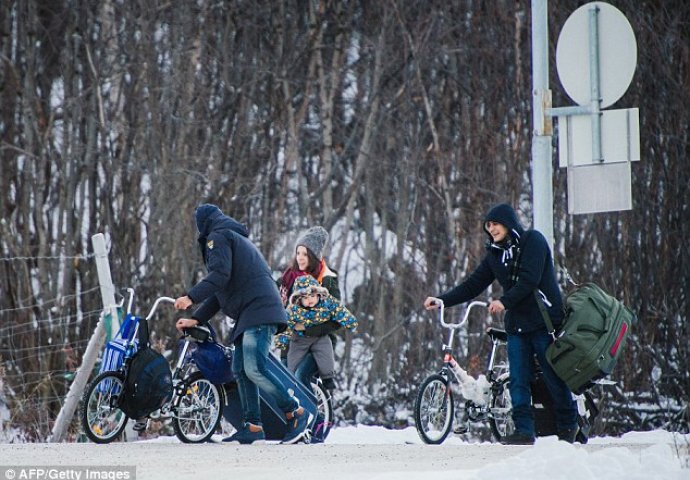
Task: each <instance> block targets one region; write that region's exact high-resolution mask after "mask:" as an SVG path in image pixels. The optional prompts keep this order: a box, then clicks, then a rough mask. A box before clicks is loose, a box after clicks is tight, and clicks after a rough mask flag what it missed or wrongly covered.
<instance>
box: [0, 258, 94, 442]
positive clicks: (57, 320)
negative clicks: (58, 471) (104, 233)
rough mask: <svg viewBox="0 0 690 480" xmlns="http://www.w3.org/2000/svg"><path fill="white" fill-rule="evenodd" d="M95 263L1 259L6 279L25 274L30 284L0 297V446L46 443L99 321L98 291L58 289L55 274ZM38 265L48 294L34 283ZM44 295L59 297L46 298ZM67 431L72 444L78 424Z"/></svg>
mask: <svg viewBox="0 0 690 480" xmlns="http://www.w3.org/2000/svg"><path fill="white" fill-rule="evenodd" d="M93 257H94V254H88V255H77V256H73V257H69V256H64V255H59V256H40V257H27V256H16V257H2V258H0V270H2V272H3V274H5V277H6V278H14V277H13V276H12V273H13V272H16V271H27V272H30V278H31V279H32V281H30V282H25V284H24V285H23V288H24V289H25V290H24V291H23V292H22V294H21V295H19V294H17V292H18V291H20V288H16V289H15V288H13V287H14V285H12V284H10V287H12V288H10V287H8V286H7V285H8V284H5V288H6V289H7V290H12V292H11V294H10V293H9V292H6V291H0V424H1V427H0V442H8V441H9V442H14V441H45V440H47V439H48V438H49V436H50V433H51V429H52V427H53V423H54V421H55V418H56V417H57V415H58V413H59V412H60V409H61V408H62V405H63V403H64V399H65V395H66V394H67V392H68V389H69V386H70V383H71V381H72V380H73V379H74V375H75V373H76V371H77V369H78V368H79V366H80V365H81V360H82V356H83V354H84V351H85V350H86V347H87V345H88V343H89V339H90V338H91V336H92V334H93V331H94V328H95V327H96V325H97V323H98V320H99V318H100V315H101V308H100V306H101V296H100V294H99V290H100V287H99V286H98V285H89V286H85V285H82V280H81V279H80V278H77V279H76V280H75V281H72V282H67V281H64V283H62V284H60V285H57V286H56V285H55V282H56V281H60V279H61V277H60V275H55V274H54V273H55V272H57V271H60V268H61V265H64V262H67V261H72V260H77V259H78V260H80V261H82V260H91V259H92V258H93ZM39 260H40V261H41V262H43V265H42V266H41V268H42V269H51V272H50V273H51V276H50V279H51V283H50V284H49V285H50V287H52V288H50V289H46V288H43V289H42V288H41V285H44V284H42V283H41V282H39V281H37V280H36V279H37V278H38V277H39V276H40V274H41V271H40V270H39V269H38V267H37V265H38V261H39ZM63 280H64V279H63ZM94 281H95V276H94ZM27 284H28V287H27ZM56 287H59V288H56ZM0 288H2V287H0ZM27 288H28V292H27V291H26V290H27ZM45 290H50V291H57V292H62V293H60V294H59V295H55V294H53V295H46V294H45ZM17 297H19V298H17ZM70 430H71V433H70V435H69V439H71V440H74V439H76V438H77V437H78V435H79V429H78V426H77V425H76V421H73V427H72V428H71V429H70Z"/></svg>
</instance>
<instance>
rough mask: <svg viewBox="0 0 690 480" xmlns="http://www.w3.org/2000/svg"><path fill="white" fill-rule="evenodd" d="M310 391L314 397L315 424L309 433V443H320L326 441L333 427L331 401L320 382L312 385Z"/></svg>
mask: <svg viewBox="0 0 690 480" xmlns="http://www.w3.org/2000/svg"><path fill="white" fill-rule="evenodd" d="M311 389H312V391H313V392H314V396H315V397H316V422H315V424H314V428H313V431H312V432H311V443H321V442H323V441H324V440H326V437H327V436H328V434H329V433H330V431H331V427H333V422H334V419H335V415H334V413H333V400H332V399H331V396H330V395H329V394H328V393H327V392H326V390H325V389H324V388H323V385H322V384H321V382H320V381H319V382H314V383H312V384H311Z"/></svg>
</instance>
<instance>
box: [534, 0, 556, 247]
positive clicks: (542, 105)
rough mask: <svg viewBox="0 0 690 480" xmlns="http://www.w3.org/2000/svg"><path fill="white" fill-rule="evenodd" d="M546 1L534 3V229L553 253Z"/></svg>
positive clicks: (551, 150) (535, 0)
mask: <svg viewBox="0 0 690 480" xmlns="http://www.w3.org/2000/svg"><path fill="white" fill-rule="evenodd" d="M547 3H548V2H547V0H532V123H533V126H534V127H533V130H532V204H533V205H532V208H533V211H534V224H533V226H534V228H535V229H536V230H539V231H540V232H541V233H542V234H543V235H544V236H545V237H546V240H547V241H548V242H549V245H550V246H551V249H552V250H553V245H554V238H553V185H552V178H553V165H552V163H551V157H552V155H553V147H552V146H551V136H552V133H553V132H552V120H551V117H550V116H548V115H545V112H546V110H548V109H549V108H550V107H551V92H550V90H549V38H548V15H547Z"/></svg>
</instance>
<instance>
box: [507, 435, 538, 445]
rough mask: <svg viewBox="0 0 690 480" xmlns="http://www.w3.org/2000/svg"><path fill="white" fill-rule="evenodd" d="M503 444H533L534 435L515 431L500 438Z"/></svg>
mask: <svg viewBox="0 0 690 480" xmlns="http://www.w3.org/2000/svg"><path fill="white" fill-rule="evenodd" d="M501 444H503V445H533V444H534V436H533V435H529V434H527V433H522V432H515V433H511V434H510V435H506V436H505V437H503V438H502V439H501Z"/></svg>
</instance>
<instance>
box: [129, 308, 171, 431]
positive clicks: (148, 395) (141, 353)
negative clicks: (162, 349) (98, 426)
mask: <svg viewBox="0 0 690 480" xmlns="http://www.w3.org/2000/svg"><path fill="white" fill-rule="evenodd" d="M171 398H172V374H171V373H170V367H169V365H168V362H167V360H166V359H165V358H164V357H163V355H161V354H160V353H158V352H156V351H155V350H153V349H152V348H151V347H150V345H149V329H148V322H147V321H146V320H145V319H142V320H140V321H139V350H138V351H137V353H135V354H134V357H133V358H132V363H130V365H129V373H128V374H127V379H126V381H125V386H124V389H123V391H122V395H121V398H120V409H121V410H122V411H123V412H125V414H126V415H127V416H128V417H130V418H142V417H145V416H147V415H148V414H150V413H151V412H154V411H156V410H158V409H159V408H161V407H162V406H163V405H164V404H165V402H167V401H169V400H170V399H171Z"/></svg>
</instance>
